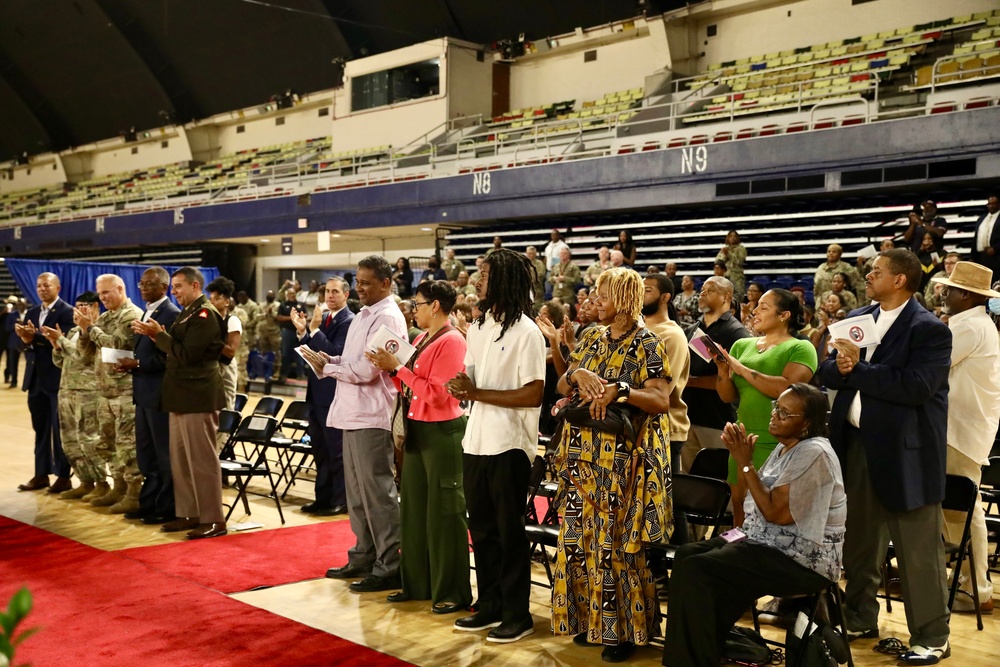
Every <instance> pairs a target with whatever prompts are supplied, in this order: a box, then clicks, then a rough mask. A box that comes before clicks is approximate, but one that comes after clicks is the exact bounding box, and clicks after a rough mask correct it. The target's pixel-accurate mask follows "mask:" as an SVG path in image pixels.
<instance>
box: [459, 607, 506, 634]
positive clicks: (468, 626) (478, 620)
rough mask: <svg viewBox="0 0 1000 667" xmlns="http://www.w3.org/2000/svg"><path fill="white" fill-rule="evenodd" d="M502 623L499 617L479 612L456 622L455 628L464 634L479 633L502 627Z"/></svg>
mask: <svg viewBox="0 0 1000 667" xmlns="http://www.w3.org/2000/svg"><path fill="white" fill-rule="evenodd" d="M501 622H502V621H501V620H500V617H499V616H492V615H490V614H484V613H482V612H479V613H477V614H473V615H472V616H465V617H463V618H460V619H458V620H457V621H455V625H454V626H453V627H454V628H455V629H456V630H461V631H463V632H479V631H480V630H489V629H490V628H495V627H497V626H498V625H500V623H501Z"/></svg>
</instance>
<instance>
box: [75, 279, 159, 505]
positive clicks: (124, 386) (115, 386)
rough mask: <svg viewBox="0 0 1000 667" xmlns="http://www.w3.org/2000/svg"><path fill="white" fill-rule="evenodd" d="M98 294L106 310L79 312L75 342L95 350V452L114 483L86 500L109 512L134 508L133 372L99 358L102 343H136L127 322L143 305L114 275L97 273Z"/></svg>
mask: <svg viewBox="0 0 1000 667" xmlns="http://www.w3.org/2000/svg"><path fill="white" fill-rule="evenodd" d="M97 295H98V297H100V299H101V303H103V304H104V306H105V308H107V310H106V311H105V312H104V313H102V314H101V316H100V317H99V318H97V322H94V321H93V319H92V318H91V316H90V314H87V313H83V312H82V311H77V312H79V313H80V316H79V325H80V327H81V329H83V335H82V336H81V338H80V341H81V342H80V344H81V346H83V347H84V349H85V350H87V352H88V353H89V354H93V355H94V368H95V370H96V373H97V390H98V393H99V394H100V398H99V402H98V410H97V419H98V421H99V423H100V441H99V443H98V446H97V451H98V454H100V455H101V456H102V457H103V458H104V460H105V461H107V462H108V463H109V464H110V467H111V476H112V477H113V478H114V482H115V485H114V488H113V489H112V490H111V491H110V492H109V493H107V494H105V495H103V496H101V497H100V498H96V499H94V500H92V501H91V503H90V504H91V505H95V506H97V507H108V508H109V509H110V511H111V513H113V514H124V513H126V512H136V511H138V510H139V493H140V491H142V473H140V472H139V465H138V463H137V462H136V458H135V404H134V403H133V402H132V376H130V375H129V374H128V373H122V372H121V371H119V370H117V368H116V367H115V364H114V363H104V362H103V361H102V349H112V350H128V351H129V352H130V353H131V352H132V351H133V350H134V349H135V334H134V333H133V332H132V322H133V321H134V320H137V319H141V318H142V314H143V311H142V310H141V309H140V308H139V307H138V306H136V305H135V304H133V303H132V302H131V301H130V300H129V298H128V296H127V295H126V294H125V283H124V282H122V279H121V278H119V277H118V276H115V275H110V274H105V275H102V276H98V278H97Z"/></svg>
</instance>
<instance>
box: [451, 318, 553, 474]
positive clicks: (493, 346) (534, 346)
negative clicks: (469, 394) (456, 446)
mask: <svg viewBox="0 0 1000 667" xmlns="http://www.w3.org/2000/svg"><path fill="white" fill-rule="evenodd" d="M499 335H500V324H499V323H497V321H496V320H494V319H493V318H492V317H491V316H490V314H489V313H487V314H486V319H485V321H484V322H483V325H482V327H480V326H479V325H477V324H473V325H472V326H470V327H469V333H468V338H467V341H466V342H467V346H468V347H467V351H466V355H465V366H466V368H467V369H468V370H467V372H468V373H469V375H470V376H471V377H472V379H473V381H474V382H475V383H476V387H478V388H480V389H499V390H509V389H520V388H521V387H523V386H524V385H526V384H528V383H529V382H534V381H535V380H541V381H542V382H544V381H545V340H544V338H543V336H542V332H541V331H540V330H539V329H538V326H537V325H536V324H535V323H534V322H533V321H531V319H529V318H527V317H524V316H522V317H521V318H520V319H519V320H518V321H517V322H515V323H514V324H512V325H511V326H510V328H509V329H507V331H506V332H505V333H504V335H503V338H501V339H500V340H499V341H498V340H497V337H498V336H499ZM540 410H541V408H502V407H499V406H496V405H489V404H487V403H482V402H479V401H477V402H475V403H474V404H473V406H472V412H471V413H470V415H469V423H468V424H467V425H466V428H465V437H464V438H463V439H462V448H463V449H464V450H465V453H466V454H473V455H477V456H493V455H496V454H502V453H503V452H506V451H509V450H511V449H520V450H522V451H523V452H524V453H525V454H526V455H527V456H528V458H529V459H531V460H533V459H534V458H535V450H536V449H537V447H538V416H539V411H540Z"/></svg>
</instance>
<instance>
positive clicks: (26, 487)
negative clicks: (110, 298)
mask: <svg viewBox="0 0 1000 667" xmlns="http://www.w3.org/2000/svg"><path fill="white" fill-rule="evenodd" d="M60 289H62V285H61V284H60V283H59V277H58V276H56V275H55V274H54V273H43V274H41V275H39V276H38V279H37V280H36V281H35V291H36V293H37V294H38V300H39V301H40V302H41V305H39V306H35V307H33V308H30V309H29V310H28V315H27V317H26V318H25V323H24V324H16V325H15V326H14V332H15V333H16V334H17V335H18V337H19V338H20V339H21V342H22V344H23V346H24V351H25V359H26V361H27V363H26V364H25V369H24V383H23V384H22V386H21V389H22V390H24V391H27V392H28V411H29V412H30V413H31V426H32V428H33V429H35V476H34V477H32V478H31V480H29V481H28V482H27V483H26V484H21V485H19V486H18V487H17V488H18V489H20V490H22V491H37V490H39V489H44V488H45V487H47V486H49V474H54V475H55V476H56V481H55V484H53V485H52V486H51V487H50V488H49V492H50V493H60V492H62V491H69V490H70V489H71V488H73V487H72V485H71V484H70V481H69V474H70V466H69V461H68V460H66V455H65V454H63V450H62V441H61V440H60V439H59V400H58V397H59V379H60V378H61V377H62V371H61V370H59V369H58V368H57V367H56V366H55V364H53V363H52V343H50V342H49V341H47V340H46V339H45V337H44V336H43V335H42V332H41V328H42V327H43V326H47V327H53V328H55V327H59V328H60V329H61V330H63V331H69V330H70V329H72V328H73V307H72V306H71V305H69V304H68V303H66V302H65V301H63V300H62V299H60V298H59V290H60Z"/></svg>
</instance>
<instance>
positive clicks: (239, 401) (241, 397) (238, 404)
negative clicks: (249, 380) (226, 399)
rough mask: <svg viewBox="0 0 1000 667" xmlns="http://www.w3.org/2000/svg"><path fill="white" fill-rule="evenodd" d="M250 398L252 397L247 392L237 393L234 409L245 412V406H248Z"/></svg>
mask: <svg viewBox="0 0 1000 667" xmlns="http://www.w3.org/2000/svg"><path fill="white" fill-rule="evenodd" d="M248 400H250V397H249V396H247V395H246V394H236V400H235V401H233V410H236V412H243V408H245V407H246V406H247V401H248Z"/></svg>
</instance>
